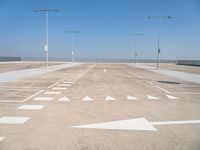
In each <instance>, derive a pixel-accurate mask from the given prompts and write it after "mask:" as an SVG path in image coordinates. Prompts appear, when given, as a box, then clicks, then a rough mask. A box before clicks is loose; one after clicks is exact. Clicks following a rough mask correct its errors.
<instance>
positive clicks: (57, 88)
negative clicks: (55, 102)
mask: <svg viewBox="0 0 200 150" xmlns="http://www.w3.org/2000/svg"><path fill="white" fill-rule="evenodd" d="M52 89H53V90H66V89H67V88H64V87H54V88H52Z"/></svg>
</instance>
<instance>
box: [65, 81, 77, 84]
mask: <svg viewBox="0 0 200 150" xmlns="http://www.w3.org/2000/svg"><path fill="white" fill-rule="evenodd" d="M63 83H67V84H73V83H75V82H72V81H64V82H63Z"/></svg>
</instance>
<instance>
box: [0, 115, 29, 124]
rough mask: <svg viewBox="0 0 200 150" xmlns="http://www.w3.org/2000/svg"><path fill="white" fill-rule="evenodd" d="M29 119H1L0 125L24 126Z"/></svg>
mask: <svg viewBox="0 0 200 150" xmlns="http://www.w3.org/2000/svg"><path fill="white" fill-rule="evenodd" d="M29 118H30V117H16V116H15V117H9V116H5V117H1V118H0V124H24V123H25V122H26V121H27V120H28V119H29Z"/></svg>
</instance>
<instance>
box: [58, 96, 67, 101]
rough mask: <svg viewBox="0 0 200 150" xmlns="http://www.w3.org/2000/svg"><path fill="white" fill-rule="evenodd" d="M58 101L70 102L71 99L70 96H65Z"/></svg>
mask: <svg viewBox="0 0 200 150" xmlns="http://www.w3.org/2000/svg"><path fill="white" fill-rule="evenodd" d="M58 101H59V102H69V101H70V100H69V98H68V97H67V96H63V97H62V98H60V99H59V100H58Z"/></svg>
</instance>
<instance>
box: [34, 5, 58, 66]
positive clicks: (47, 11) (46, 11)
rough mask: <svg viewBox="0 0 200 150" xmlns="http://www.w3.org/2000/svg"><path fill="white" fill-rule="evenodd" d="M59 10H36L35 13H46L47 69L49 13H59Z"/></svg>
mask: <svg viewBox="0 0 200 150" xmlns="http://www.w3.org/2000/svg"><path fill="white" fill-rule="evenodd" d="M58 11H59V10H58V9H36V10H35V12H37V13H38V12H45V13H46V42H45V52H46V68H48V66H49V54H48V44H49V43H48V34H49V33H48V32H49V31H48V22H49V18H48V15H49V12H58Z"/></svg>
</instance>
